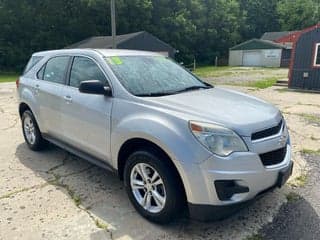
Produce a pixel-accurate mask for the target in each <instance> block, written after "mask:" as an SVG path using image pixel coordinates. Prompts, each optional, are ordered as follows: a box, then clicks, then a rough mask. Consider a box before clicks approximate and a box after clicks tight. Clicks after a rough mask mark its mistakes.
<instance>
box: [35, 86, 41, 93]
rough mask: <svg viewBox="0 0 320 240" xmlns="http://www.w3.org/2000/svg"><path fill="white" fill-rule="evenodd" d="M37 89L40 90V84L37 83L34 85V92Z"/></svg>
mask: <svg viewBox="0 0 320 240" xmlns="http://www.w3.org/2000/svg"><path fill="white" fill-rule="evenodd" d="M39 91H40V86H39V84H36V85H35V87H34V92H35V94H38V93H39Z"/></svg>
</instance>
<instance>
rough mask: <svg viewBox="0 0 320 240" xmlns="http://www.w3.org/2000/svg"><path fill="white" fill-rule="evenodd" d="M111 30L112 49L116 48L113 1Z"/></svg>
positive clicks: (113, 0)
mask: <svg viewBox="0 0 320 240" xmlns="http://www.w3.org/2000/svg"><path fill="white" fill-rule="evenodd" d="M111 30H112V48H113V49H116V48H117V43H116V34H117V33H116V7H115V0H111Z"/></svg>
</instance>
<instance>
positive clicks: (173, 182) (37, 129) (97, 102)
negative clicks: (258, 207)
mask: <svg viewBox="0 0 320 240" xmlns="http://www.w3.org/2000/svg"><path fill="white" fill-rule="evenodd" d="M17 87H18V92H19V113H20V116H21V120H22V130H23V135H24V138H25V141H26V143H27V145H28V146H29V148H30V149H31V150H34V151H38V150H41V149H43V147H45V146H46V143H47V142H51V143H53V144H55V145H57V146H59V147H61V148H63V149H65V150H67V151H69V152H71V153H73V154H75V155H77V156H79V157H81V158H84V159H86V160H88V161H90V162H92V163H94V164H96V165H98V166H100V167H103V168H107V169H111V170H113V171H115V172H117V174H118V175H119V177H120V179H121V180H123V181H124V185H125V188H126V191H127V194H128V197H129V199H130V201H131V202H132V204H133V206H134V207H135V209H136V210H137V211H138V212H139V213H140V214H141V215H142V216H143V217H145V218H147V219H149V220H151V221H154V222H159V223H166V222H169V221H170V220H172V219H173V218H174V217H175V216H177V215H178V213H179V212H181V211H182V209H188V212H189V214H190V216H191V217H192V218H195V219H199V220H210V219H217V218H219V217H220V216H222V215H223V214H224V213H226V212H230V210H232V209H236V208H237V207H239V206H240V205H243V204H244V203H245V202H248V201H249V200H251V199H254V198H255V197H257V196H259V195H261V194H262V193H264V192H266V191H268V190H270V189H273V188H274V187H281V186H282V185H283V184H284V183H285V182H286V181H287V179H288V178H289V176H290V175H291V173H292V167H293V164H292V161H291V156H290V155H291V146H290V138H289V133H288V129H287V126H286V122H285V120H284V118H283V116H282V114H281V113H280V111H279V110H278V109H277V108H276V107H274V106H272V105H271V104H269V103H267V102H265V101H263V100H260V99H257V98H255V97H252V96H248V95H246V94H243V93H239V92H236V91H233V90H227V89H223V88H219V87H215V86H212V85H210V84H208V83H205V82H203V81H201V80H200V79H198V78H197V77H196V76H194V75H193V74H192V73H190V72H189V71H187V70H185V69H184V68H183V67H181V66H180V65H178V64H177V63H175V62H174V61H173V60H170V59H169V58H167V57H164V56H162V55H160V54H157V53H151V52H143V51H129V50H104V49H70V50H55V51H46V52H38V53H35V54H33V55H32V57H31V59H30V60H29V62H28V64H27V66H26V68H25V70H24V73H23V74H22V76H21V77H20V78H19V79H18V80H17Z"/></svg>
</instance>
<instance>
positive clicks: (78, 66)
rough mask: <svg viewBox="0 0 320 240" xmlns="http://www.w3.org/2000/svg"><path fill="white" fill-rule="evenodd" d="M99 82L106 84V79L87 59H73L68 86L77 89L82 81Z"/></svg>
mask: <svg viewBox="0 0 320 240" xmlns="http://www.w3.org/2000/svg"><path fill="white" fill-rule="evenodd" d="M87 80H99V81H101V82H102V83H106V81H107V79H106V77H105V75H104V74H103V72H102V71H101V69H100V68H99V67H98V65H97V64H96V63H95V62H94V61H93V60H91V59H89V58H87V57H75V58H74V60H73V64H72V68H71V73H70V86H72V87H76V88H78V87H79V86H80V83H81V82H82V81H87Z"/></svg>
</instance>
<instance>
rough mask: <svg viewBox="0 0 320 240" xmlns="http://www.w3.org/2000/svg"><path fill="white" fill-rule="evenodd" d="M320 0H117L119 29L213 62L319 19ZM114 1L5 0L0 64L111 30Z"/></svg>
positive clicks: (14, 64) (0, 15)
mask: <svg viewBox="0 0 320 240" xmlns="http://www.w3.org/2000/svg"><path fill="white" fill-rule="evenodd" d="M319 10H320V9H319V0H294V1H292V0H116V19H117V34H125V33H130V32H135V31H142V30H145V31H148V32H150V33H152V34H154V35H155V36H157V37H158V38H160V39H161V40H163V41H165V42H167V43H169V44H170V45H172V46H173V47H174V48H176V49H178V50H179V53H178V54H177V55H176V58H177V60H178V61H183V62H185V63H188V62H192V60H193V58H196V59H197V62H200V63H203V64H212V63H213V61H214V58H215V57H216V56H218V57H219V58H221V57H226V56H227V54H228V49H229V48H230V47H232V46H233V45H235V44H237V43H240V42H242V41H244V40H248V39H251V38H260V37H261V35H262V34H263V33H264V32H267V31H287V30H299V29H303V28H305V27H308V26H311V25H313V24H316V23H317V22H318V21H319V17H320V13H319ZM110 21H111V19H110V0H54V1H53V0H14V1H13V0H0V71H13V70H14V71H21V70H22V68H23V66H24V65H25V64H26V61H27V60H28V58H29V57H30V55H31V54H32V53H33V52H35V51H41V50H47V49H59V48H64V47H65V46H67V45H70V44H72V43H74V42H77V41H80V40H83V39H85V38H87V37H91V36H97V35H110V34H111V29H110V28H111V23H110Z"/></svg>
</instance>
